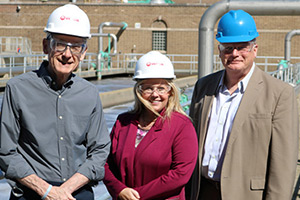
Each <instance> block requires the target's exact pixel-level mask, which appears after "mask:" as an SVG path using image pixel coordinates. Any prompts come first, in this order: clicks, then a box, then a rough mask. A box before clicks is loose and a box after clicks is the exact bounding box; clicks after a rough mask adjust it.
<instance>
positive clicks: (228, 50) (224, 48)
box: [219, 42, 255, 54]
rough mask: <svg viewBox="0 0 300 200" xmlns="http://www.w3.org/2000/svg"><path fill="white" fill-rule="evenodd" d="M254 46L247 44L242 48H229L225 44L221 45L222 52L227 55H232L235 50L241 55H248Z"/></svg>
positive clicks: (251, 43)
mask: <svg viewBox="0 0 300 200" xmlns="http://www.w3.org/2000/svg"><path fill="white" fill-rule="evenodd" d="M254 46H255V45H254V43H253V42H249V43H246V44H245V45H242V46H227V45H224V44H219V48H220V51H222V52H223V53H225V54H231V53H232V52H233V51H234V49H236V50H237V51H238V52H239V53H247V52H250V51H251V50H252V49H253V47H254Z"/></svg>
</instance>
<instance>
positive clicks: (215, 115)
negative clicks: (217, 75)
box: [202, 63, 255, 181]
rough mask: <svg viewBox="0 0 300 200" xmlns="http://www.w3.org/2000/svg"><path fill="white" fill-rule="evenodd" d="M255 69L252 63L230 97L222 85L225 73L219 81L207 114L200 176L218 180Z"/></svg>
mask: <svg viewBox="0 0 300 200" xmlns="http://www.w3.org/2000/svg"><path fill="white" fill-rule="evenodd" d="M254 68H255V63H253V65H252V67H251V70H250V72H249V73H248V74H247V75H246V76H245V77H244V78H243V79H242V80H241V81H240V82H239V83H238V88H237V89H236V90H235V91H234V92H233V93H232V94H231V95H230V93H229V90H228V89H227V87H226V85H224V76H225V72H224V74H223V76H222V78H221V80H220V83H219V86H218V89H217V94H216V96H215V97H214V100H213V104H212V109H211V111H210V114H209V121H208V129H207V136H206V140H205V146H204V155H203V161H202V175H203V176H204V177H206V178H209V179H213V180H215V181H219V180H220V175H221V174H220V172H221V171H220V169H221V168H222V164H223V160H224V158H223V157H224V155H223V153H225V151H224V149H226V147H225V146H226V144H227V140H228V138H229V135H230V132H231V128H232V124H233V121H234V117H235V114H236V112H237V109H238V107H239V105H240V102H241V100H242V97H243V94H244V92H245V90H246V87H247V85H248V82H249V80H250V78H251V76H252V73H253V71H254ZM222 155H223V156H222Z"/></svg>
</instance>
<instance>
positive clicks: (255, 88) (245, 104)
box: [226, 67, 263, 151]
mask: <svg viewBox="0 0 300 200" xmlns="http://www.w3.org/2000/svg"><path fill="white" fill-rule="evenodd" d="M261 73H262V71H260V69H258V68H257V67H255V69H254V72H253V74H252V77H251V78H250V81H249V83H248V86H247V88H246V91H245V93H244V96H243V98H242V101H241V103H240V106H239V108H238V110H237V113H236V116H235V118H234V122H233V125H232V129H231V133H230V136H229V140H228V145H227V150H226V151H230V148H231V147H232V145H233V143H234V141H235V140H236V138H237V137H238V136H239V135H240V133H241V132H242V128H241V127H242V125H243V123H244V122H245V120H246V119H247V118H248V115H249V113H250V112H251V108H252V107H253V105H254V104H255V102H256V99H257V97H258V95H259V93H260V91H261V89H262V86H263V80H262V78H261Z"/></svg>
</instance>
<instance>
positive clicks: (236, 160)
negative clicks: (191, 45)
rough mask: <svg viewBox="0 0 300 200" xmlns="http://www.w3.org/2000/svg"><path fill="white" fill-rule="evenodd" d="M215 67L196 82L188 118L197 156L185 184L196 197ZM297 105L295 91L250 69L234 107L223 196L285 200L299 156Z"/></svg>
mask: <svg viewBox="0 0 300 200" xmlns="http://www.w3.org/2000/svg"><path fill="white" fill-rule="evenodd" d="M222 73H224V71H219V72H216V73H214V74H211V75H208V76H206V77H204V78H202V79H199V80H198V82H197V84H196V85H195V89H194V94H193V99H192V104H191V108H190V116H191V117H192V119H193V121H194V126H195V128H196V131H197V135H198V139H199V147H200V148H199V160H198V163H197V165H196V168H195V170H194V173H193V175H192V177H191V179H190V182H189V183H188V185H187V187H186V196H187V199H189V200H197V199H198V195H199V190H201V188H200V181H201V170H200V169H201V162H202V155H203V147H204V142H205V137H206V132H207V124H208V115H209V112H210V109H211V105H212V102H213V98H214V96H215V93H216V89H217V86H218V83H219V81H220V78H221V76H222ZM297 111H298V107H297V103H296V98H295V94H294V89H293V88H292V87H291V86H290V85H289V84H287V83H284V82H282V81H280V80H277V79H276V78H273V77H271V76H270V75H269V74H267V73H265V72H263V71H261V70H260V69H259V68H257V67H256V68H255V70H254V72H253V75H252V77H251V79H250V82H249V84H248V86H247V88H246V91H245V93H244V96H243V98H242V101H241V103H240V106H239V108H238V110H237V113H236V116H235V119H234V122H233V127H232V131H231V133H230V136H229V139H228V144H227V149H226V152H225V156H224V163H223V167H222V169H221V194H222V200H262V199H264V200H269V199H272V200H274V199H275V200H290V199H291V196H292V191H293V186H294V181H295V176H296V165H297V159H298V130H299V128H298V112H297Z"/></svg>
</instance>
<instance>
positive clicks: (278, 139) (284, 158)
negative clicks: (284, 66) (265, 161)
mask: <svg viewBox="0 0 300 200" xmlns="http://www.w3.org/2000/svg"><path fill="white" fill-rule="evenodd" d="M298 123H299V121H298V107H297V102H296V98H295V93H294V89H293V88H292V87H289V86H288V87H285V88H283V89H282V92H281V94H280V96H279V98H278V101H277V105H276V108H275V110H274V114H273V120H272V136H271V137H272V138H271V144H270V152H269V154H270V155H269V167H268V169H269V174H268V176H267V177H268V178H267V180H266V181H267V184H266V185H267V186H266V200H270V199H278V200H280V199H291V194H292V191H293V186H294V181H295V176H296V167H297V159H298V151H299V150H298V140H299V138H298V130H299V127H298Z"/></svg>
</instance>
